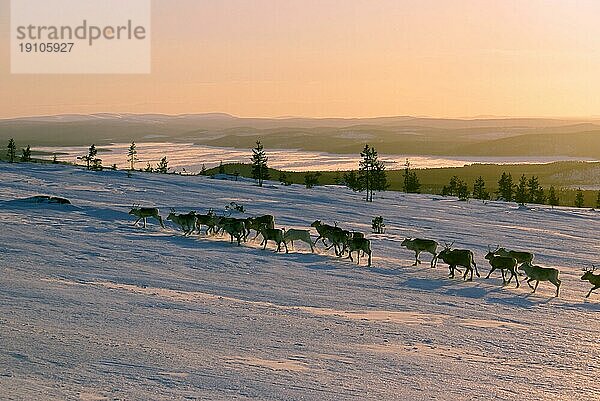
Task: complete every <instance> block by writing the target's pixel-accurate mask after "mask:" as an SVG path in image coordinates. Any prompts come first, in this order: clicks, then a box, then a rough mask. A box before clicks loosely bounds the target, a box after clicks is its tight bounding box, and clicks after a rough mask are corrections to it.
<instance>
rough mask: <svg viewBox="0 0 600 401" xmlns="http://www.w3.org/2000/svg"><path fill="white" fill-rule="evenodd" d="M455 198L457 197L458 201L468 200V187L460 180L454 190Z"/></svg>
mask: <svg viewBox="0 0 600 401" xmlns="http://www.w3.org/2000/svg"><path fill="white" fill-rule="evenodd" d="M456 196H458V199H459V200H462V201H466V200H469V187H468V186H467V183H466V182H464V181H462V180H460V181H459V183H458V187H457V189H456Z"/></svg>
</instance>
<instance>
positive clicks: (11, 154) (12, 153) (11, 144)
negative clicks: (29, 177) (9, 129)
mask: <svg viewBox="0 0 600 401" xmlns="http://www.w3.org/2000/svg"><path fill="white" fill-rule="evenodd" d="M6 156H7V157H8V161H9V162H10V163H14V162H15V158H16V157H17V145H15V140H14V139H13V138H10V140H9V141H8V153H7V154H6Z"/></svg>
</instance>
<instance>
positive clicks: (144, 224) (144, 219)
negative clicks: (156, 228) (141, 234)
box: [144, 217, 146, 228]
mask: <svg viewBox="0 0 600 401" xmlns="http://www.w3.org/2000/svg"><path fill="white" fill-rule="evenodd" d="M144 228H146V218H145V217H144Z"/></svg>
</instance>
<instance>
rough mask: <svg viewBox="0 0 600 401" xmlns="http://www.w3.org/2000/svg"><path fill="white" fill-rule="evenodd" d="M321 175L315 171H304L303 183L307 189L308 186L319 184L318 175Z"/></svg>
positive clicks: (312, 186)
mask: <svg viewBox="0 0 600 401" xmlns="http://www.w3.org/2000/svg"><path fill="white" fill-rule="evenodd" d="M320 176H321V173H319V172H316V173H306V174H305V175H304V185H305V186H306V188H307V189H310V188H314V187H316V186H317V185H319V177H320Z"/></svg>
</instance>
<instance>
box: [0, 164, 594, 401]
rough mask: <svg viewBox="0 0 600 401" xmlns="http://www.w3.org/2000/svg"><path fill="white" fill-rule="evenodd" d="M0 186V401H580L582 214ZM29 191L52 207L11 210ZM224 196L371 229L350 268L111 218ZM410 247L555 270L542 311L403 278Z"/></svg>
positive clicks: (588, 343) (398, 201) (585, 368)
mask: <svg viewBox="0 0 600 401" xmlns="http://www.w3.org/2000/svg"><path fill="white" fill-rule="evenodd" d="M0 180H1V181H0V221H1V222H2V230H1V234H0V269H1V270H0V344H1V346H0V398H2V399H82V400H100V399H140V400H141V399H202V400H232V399H239V400H245V399H253V400H378V401H381V400H396V399H398V400H432V399H437V400H490V399H502V400H504V399H506V400H522V399H536V400H571V399H577V400H591V399H600V396H599V395H598V394H600V383H599V382H598V380H597V371H598V370H597V369H599V368H600V343H599V341H598V329H599V328H600V322H599V321H598V313H599V311H600V293H598V294H593V295H592V296H591V298H589V299H588V300H584V296H585V294H586V293H587V291H588V290H589V288H590V286H589V284H588V283H587V282H585V283H584V282H582V281H581V280H580V279H579V277H580V276H581V269H582V268H583V267H587V266H591V263H598V262H599V261H598V257H597V255H598V253H599V251H600V249H599V248H600V244H599V241H598V239H599V235H598V229H599V227H600V225H599V223H600V213H598V212H595V211H590V210H575V209H569V208H557V209H554V210H552V209H549V208H546V207H541V206H540V207H537V206H536V207H535V208H533V209H529V210H521V209H518V208H517V207H516V205H514V204H506V203H499V202H489V203H487V204H482V203H480V202H475V201H471V202H468V203H465V202H459V201H457V200H455V199H452V198H441V197H438V196H431V195H406V194H400V193H384V194H381V195H379V196H377V198H376V199H375V202H374V203H373V204H366V203H364V202H363V201H361V199H360V195H358V194H356V193H353V192H351V191H349V190H346V189H344V188H339V187H319V188H315V189H312V190H306V189H304V188H303V187H299V186H291V187H283V186H279V185H276V184H269V185H267V186H266V187H264V188H259V187H257V186H254V185H253V184H252V183H250V182H247V181H240V182H231V181H220V180H211V179H208V178H206V177H189V176H188V177H182V176H173V175H158V174H142V173H137V174H134V176H133V177H132V178H127V175H126V173H124V172H120V171H116V172H112V171H111V172H103V173H95V172H88V171H84V170H81V169H77V168H73V167H65V166H59V165H43V166H42V165H35V164H33V165H32V164H17V165H9V164H5V163H2V164H0ZM35 195H50V196H58V197H64V198H67V199H69V200H70V201H71V202H72V205H61V204H55V203H43V202H42V203H40V202H30V201H24V200H22V199H24V198H27V197H31V196H35ZM19 199H21V200H19ZM232 201H233V202H237V203H239V204H242V205H244V206H245V209H246V212H247V215H248V216H249V215H258V214H265V213H270V214H273V215H275V217H276V225H277V226H279V227H285V228H291V227H295V228H307V227H309V225H310V223H311V222H312V221H314V220H315V219H322V220H323V221H325V222H330V223H333V222H334V221H335V222H338V223H339V225H340V226H342V227H344V228H348V229H354V230H359V231H363V232H366V233H369V232H370V222H371V219H372V218H373V217H374V216H378V215H382V216H383V217H384V219H385V222H386V225H387V227H388V230H387V232H386V234H382V235H374V234H369V235H368V236H369V237H370V238H371V240H372V247H373V250H374V257H373V267H372V268H368V267H366V266H365V265H364V264H363V265H361V266H357V265H356V264H353V263H351V262H350V261H349V260H341V259H339V258H337V257H335V255H333V253H332V252H331V253H330V252H326V251H325V250H324V249H323V247H322V246H320V247H319V252H318V253H315V254H311V253H310V250H309V249H308V248H307V247H306V246H304V245H303V244H302V243H298V244H296V249H295V250H294V251H292V252H290V253H289V254H287V255H286V254H283V253H280V254H275V253H274V252H273V247H272V246H271V249H270V250H267V251H263V250H262V249H260V248H259V245H258V243H247V244H244V245H243V246H241V247H238V246H236V245H233V244H230V243H229V241H228V240H227V239H226V238H225V237H223V238H212V237H211V238H205V237H204V236H199V237H198V236H194V237H191V238H184V237H183V236H182V234H181V232H180V231H178V230H176V229H175V228H174V227H173V226H172V225H171V224H170V222H167V228H166V229H161V228H160V226H159V225H158V224H156V223H155V222H153V221H152V220H149V224H148V228H147V229H145V230H144V229H143V228H141V227H134V226H133V225H132V223H133V221H134V220H133V219H132V218H131V216H129V215H128V214H127V212H128V211H129V209H130V207H131V205H132V204H134V203H135V204H141V205H142V206H157V207H159V208H160V209H161V211H162V214H163V216H166V214H167V213H168V211H169V209H170V208H175V209H177V211H179V212H187V211H189V210H197V211H198V212H203V213H204V212H206V211H207V210H208V209H209V208H214V209H215V210H217V211H220V210H223V209H224V207H225V205H227V204H229V203H230V202H232ZM313 235H314V238H316V232H314V231H313ZM415 236H419V237H426V238H432V239H436V240H438V241H439V242H440V243H443V242H452V241H455V246H456V247H459V248H468V249H471V250H473V251H474V252H475V259H476V262H477V265H478V267H479V270H480V273H481V275H482V277H484V276H485V275H486V274H487V272H488V270H489V265H488V264H487V263H486V261H485V260H484V259H483V256H484V255H485V252H486V251H487V246H488V245H489V244H494V245H496V244H499V245H503V246H506V247H511V248H515V249H522V250H531V251H533V252H535V254H536V263H537V264H540V265H544V266H552V267H557V268H559V269H560V271H561V275H560V278H561V279H562V287H561V294H560V297H559V298H554V297H553V295H554V287H553V286H552V285H550V284H549V283H547V282H543V283H541V284H540V286H539V288H538V291H537V293H536V294H531V293H530V292H531V290H530V289H529V288H528V287H527V285H526V284H525V282H524V281H523V285H522V286H521V288H518V289H516V288H514V287H513V286H512V285H509V286H506V287H502V285H501V279H500V277H499V274H497V275H495V276H493V277H492V278H490V279H488V280H485V279H483V278H476V279H475V281H474V282H463V281H462V280H460V279H454V280H450V279H448V278H447V275H448V269H447V268H446V266H445V265H443V264H442V263H440V264H439V265H438V268H436V269H431V268H429V264H428V262H429V258H428V255H422V257H423V259H424V260H425V261H426V262H425V263H423V264H422V265H421V266H420V267H413V266H411V264H412V261H413V253H412V252H410V251H407V250H406V249H404V248H401V247H400V243H401V241H402V239H403V238H404V237H415Z"/></svg>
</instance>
